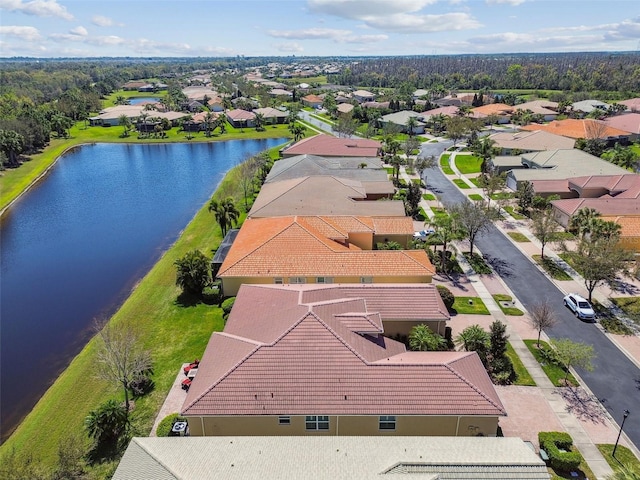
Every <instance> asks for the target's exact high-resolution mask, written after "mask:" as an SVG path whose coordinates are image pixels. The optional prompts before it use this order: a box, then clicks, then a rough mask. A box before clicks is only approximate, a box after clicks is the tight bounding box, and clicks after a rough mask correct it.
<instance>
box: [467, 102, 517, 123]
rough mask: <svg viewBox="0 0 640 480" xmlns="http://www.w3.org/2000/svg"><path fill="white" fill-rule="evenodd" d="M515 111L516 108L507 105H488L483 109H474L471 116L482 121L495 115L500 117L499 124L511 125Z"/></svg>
mask: <svg viewBox="0 0 640 480" xmlns="http://www.w3.org/2000/svg"><path fill="white" fill-rule="evenodd" d="M513 111H514V107H512V106H511V105H507V104H506V103H488V104H487V105H482V106H481V107H475V108H472V109H471V116H472V117H473V118H478V119H481V120H482V119H486V118H487V117H490V116H493V115H495V116H497V117H498V123H509V122H510V121H511V114H512V113H513Z"/></svg>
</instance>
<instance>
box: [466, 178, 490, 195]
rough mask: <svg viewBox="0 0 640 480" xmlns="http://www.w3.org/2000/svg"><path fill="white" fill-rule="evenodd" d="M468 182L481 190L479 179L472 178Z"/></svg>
mask: <svg viewBox="0 0 640 480" xmlns="http://www.w3.org/2000/svg"><path fill="white" fill-rule="evenodd" d="M469 181H470V182H471V183H473V184H474V185H475V186H476V187H478V188H482V185H480V177H473V178H470V179H469ZM491 198H493V197H491Z"/></svg>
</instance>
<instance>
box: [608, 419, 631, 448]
mask: <svg viewBox="0 0 640 480" xmlns="http://www.w3.org/2000/svg"><path fill="white" fill-rule="evenodd" d="M628 416H629V410H625V411H624V414H623V415H622V423H621V424H620V431H619V432H618V438H616V444H615V445H614V446H613V453H611V456H612V457H614V458H615V456H616V448H618V442H619V441H620V435H622V429H623V428H624V421H625V420H626V419H627V417H628Z"/></svg>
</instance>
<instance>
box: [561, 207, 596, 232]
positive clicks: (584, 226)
mask: <svg viewBox="0 0 640 480" xmlns="http://www.w3.org/2000/svg"><path fill="white" fill-rule="evenodd" d="M598 217H600V213H599V212H598V211H597V210H596V209H595V208H588V207H585V208H581V209H580V210H578V211H577V212H576V213H574V214H573V215H571V218H570V219H569V227H568V230H569V231H570V232H572V233H577V234H578V235H579V236H580V237H584V236H585V235H586V234H587V233H589V232H590V231H591V226H592V224H593V220H594V219H595V218H598Z"/></svg>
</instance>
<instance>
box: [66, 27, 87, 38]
mask: <svg viewBox="0 0 640 480" xmlns="http://www.w3.org/2000/svg"><path fill="white" fill-rule="evenodd" d="M69 33H70V34H71V35H80V36H81V37H86V36H87V35H89V32H87V29H86V28H84V27H81V26H80V27H76V28H72V29H71V30H69Z"/></svg>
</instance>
